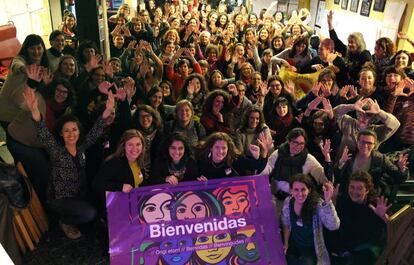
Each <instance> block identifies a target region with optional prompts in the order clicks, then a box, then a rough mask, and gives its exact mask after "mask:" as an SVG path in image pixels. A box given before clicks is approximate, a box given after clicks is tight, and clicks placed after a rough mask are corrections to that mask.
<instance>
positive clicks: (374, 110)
mask: <svg viewBox="0 0 414 265" xmlns="http://www.w3.org/2000/svg"><path fill="white" fill-rule="evenodd" d="M365 102H366V104H368V106H369V109H368V110H367V111H365V112H366V113H369V114H374V115H376V114H378V113H379V112H380V110H381V108H380V106H379V105H378V102H377V101H376V100H375V101H374V100H372V99H370V98H367V99H366V100H365Z"/></svg>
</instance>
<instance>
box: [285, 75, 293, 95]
mask: <svg viewBox="0 0 414 265" xmlns="http://www.w3.org/2000/svg"><path fill="white" fill-rule="evenodd" d="M285 90H286V92H288V93H289V94H290V95H291V96H293V97H295V82H293V81H292V80H290V79H288V80H287V81H286V84H285Z"/></svg>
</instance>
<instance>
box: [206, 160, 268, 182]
mask: <svg viewBox="0 0 414 265" xmlns="http://www.w3.org/2000/svg"><path fill="white" fill-rule="evenodd" d="M266 163H267V159H265V158H262V157H260V158H259V159H257V160H255V159H253V158H248V157H240V158H238V159H236V160H235V161H234V162H233V164H232V166H228V165H227V164H226V163H224V162H223V163H220V164H216V163H214V162H213V161H212V160H211V159H210V158H207V159H200V160H199V161H198V168H199V171H200V175H201V176H205V177H206V178H207V179H220V178H228V177H236V176H240V174H241V172H245V171H247V170H250V171H256V172H261V171H262V170H263V169H264V168H265V166H266Z"/></svg>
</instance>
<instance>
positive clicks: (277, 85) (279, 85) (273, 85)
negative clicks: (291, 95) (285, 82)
mask: <svg viewBox="0 0 414 265" xmlns="http://www.w3.org/2000/svg"><path fill="white" fill-rule="evenodd" d="M269 87H282V85H281V84H270V85H269Z"/></svg>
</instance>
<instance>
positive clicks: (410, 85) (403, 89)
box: [392, 78, 414, 97]
mask: <svg viewBox="0 0 414 265" xmlns="http://www.w3.org/2000/svg"><path fill="white" fill-rule="evenodd" d="M413 93H414V81H413V80H412V79H409V78H405V79H404V80H401V81H400V82H399V83H398V84H397V86H396V87H395V90H394V92H393V93H392V94H393V96H394V97H399V96H402V97H409V96H411V95H412V94H413Z"/></svg>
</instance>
